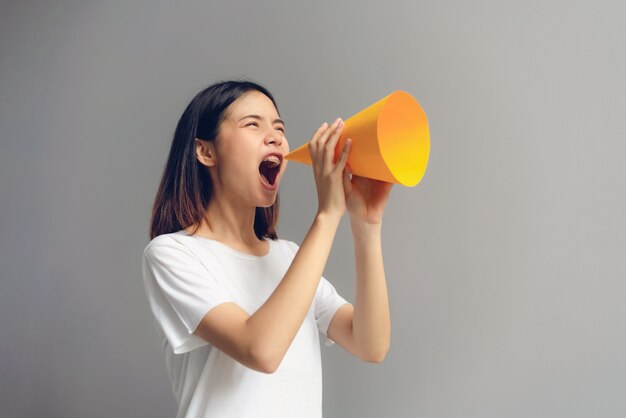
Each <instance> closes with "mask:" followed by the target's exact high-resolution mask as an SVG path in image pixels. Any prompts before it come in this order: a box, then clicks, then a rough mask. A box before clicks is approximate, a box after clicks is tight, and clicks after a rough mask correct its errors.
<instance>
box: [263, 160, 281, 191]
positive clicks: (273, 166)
mask: <svg viewBox="0 0 626 418" xmlns="http://www.w3.org/2000/svg"><path fill="white" fill-rule="evenodd" d="M279 172H280V159H279V158H278V157H276V156H274V155H270V156H269V157H267V158H266V159H265V160H263V161H262V162H261V164H260V165H259V173H261V177H263V178H264V180H265V181H266V182H267V183H268V184H270V185H272V186H273V185H274V182H275V181H276V177H278V173H279Z"/></svg>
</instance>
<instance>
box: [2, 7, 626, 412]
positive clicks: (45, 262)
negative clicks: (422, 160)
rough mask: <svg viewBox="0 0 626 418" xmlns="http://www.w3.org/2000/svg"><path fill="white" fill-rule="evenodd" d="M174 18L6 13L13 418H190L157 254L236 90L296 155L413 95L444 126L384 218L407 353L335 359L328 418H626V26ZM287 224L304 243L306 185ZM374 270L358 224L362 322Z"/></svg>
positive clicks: (309, 210) (300, 169) (151, 13)
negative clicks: (181, 401)
mask: <svg viewBox="0 0 626 418" xmlns="http://www.w3.org/2000/svg"><path fill="white" fill-rule="evenodd" d="M165 3H167V2H148V1H130V2H129V1H116V2H113V1H110V2H103V1H56V2H49V1H41V2H36V1H21V2H17V1H16V2H13V3H4V4H2V13H1V14H0V82H1V89H0V135H1V144H0V146H1V148H0V210H1V212H0V213H1V216H0V246H1V248H0V274H1V276H0V324H1V325H0V327H1V328H0V332H1V335H0V337H1V338H0V368H1V369H0V416H2V417H44V416H45V417H94V418H96V417H144V416H150V417H172V416H173V415H174V411H175V403H174V399H173V397H172V395H171V392H170V388H169V383H168V381H167V376H166V373H165V368H164V364H163V359H162V357H161V354H160V349H159V346H158V341H157V337H156V334H155V332H154V330H153V328H152V318H151V315H150V312H149V309H148V306H147V301H146V299H145V296H144V293H143V288H142V285H141V271H140V258H141V252H142V250H143V248H144V246H145V245H146V243H147V241H148V240H147V226H148V218H149V213H150V208H151V204H152V200H153V198H154V194H155V192H156V187H157V185H158V181H159V178H160V175H161V172H162V168H163V164H164V162H165V158H166V155H167V151H168V149H169V145H170V142H171V136H172V133H173V130H174V127H175V124H176V122H177V120H178V118H179V117H180V114H181V113H182V111H183V109H184V107H185V105H186V104H187V103H188V102H189V100H190V99H191V98H192V96H193V95H194V94H195V93H196V92H197V91H199V90H200V89H202V88H203V87H205V86H206V85H208V84H209V83H211V82H213V81H217V80H219V79H223V78H234V77H250V78H252V79H254V80H256V81H258V82H260V83H262V84H265V85H266V86H267V87H269V88H270V90H271V91H272V92H273V93H274V94H275V96H276V98H277V100H278V103H279V106H280V110H281V113H282V116H283V117H284V119H285V120H286V121H287V133H288V138H289V141H290V144H291V147H292V149H293V148H295V147H296V146H298V145H301V144H303V143H304V142H305V141H306V140H308V138H309V137H310V135H311V133H312V132H313V130H314V129H315V128H316V127H317V126H319V125H320V124H321V123H322V122H323V121H331V120H332V119H333V118H335V117H336V116H342V117H344V118H347V117H349V116H351V115H352V114H353V113H355V112H357V111H358V110H360V109H362V108H363V107H365V106H367V105H369V104H371V103H373V102H374V101H376V100H378V99H379V98H381V97H383V96H385V95H386V94H388V93H390V92H391V91H393V90H396V89H402V90H406V91H409V92H410V93H412V94H413V95H414V96H415V97H416V98H417V99H418V100H419V101H420V102H421V104H422V106H423V107H424V109H425V111H426V113H427V115H428V118H429V122H430V129H431V147H432V148H431V158H430V163H429V167H428V170H427V172H426V175H425V177H424V179H423V180H422V182H421V183H420V184H419V185H418V186H417V187H415V188H404V187H400V186H396V187H394V189H393V190H392V195H391V198H390V202H389V205H388V209H387V212H386V214H385V222H384V228H383V246H384V255H385V268H386V272H387V278H388V285H389V291H390V300H391V305H392V323H393V330H392V347H391V351H390V353H389V355H388V357H387V359H386V361H385V362H384V363H382V364H380V365H371V364H367V363H361V362H359V361H357V360H356V359H355V358H352V357H351V356H350V355H348V354H347V353H346V352H344V351H343V350H342V349H341V348H340V347H339V346H334V347H332V348H326V347H324V349H323V353H324V354H323V362H324V363H323V365H324V382H325V385H324V410H325V416H327V417H380V416H398V417H591V416H593V417H624V416H625V415H624V414H625V412H624V411H626V396H625V395H624V394H625V393H626V355H625V353H626V304H625V303H624V302H625V301H626V280H625V279H626V215H625V214H626V193H625V191H626V161H625V156H626V141H625V139H626V129H625V128H626V122H625V118H624V115H625V114H626V112H625V110H626V107H625V98H624V92H625V91H626V80H625V76H624V75H625V74H626V66H625V61H626V54H624V51H625V49H624V47H625V44H624V39H626V33H625V32H626V31H625V29H624V21H626V10H625V6H624V3H623V2H620V1H601V2H591V1H589V2H580V1H576V2H571V1H559V2H556V1H553V2H545V1H525V2H521V1H520V2H510V1H509V2H495V1H494V2H485V1H478V2H462V1H459V2H457V3H453V2H450V1H441V2H428V3H426V2H423V3H422V4H419V3H417V2H409V1H404V2H395V3H390V4H389V5H387V6H382V5H381V4H380V3H378V2H334V3H333V2H302V4H299V5H294V4H293V2H284V3H282V4H279V3H278V2H258V3H254V4H252V2H251V3H250V4H238V3H237V2H226V1H224V2H207V1H194V2H185V3H178V4H177V5H168V4H165ZM172 3H173V2H172ZM281 199H282V217H281V223H280V228H279V232H280V234H281V236H282V237H285V238H289V239H292V240H294V241H297V242H301V240H302V238H303V237H304V235H305V233H306V231H307V229H308V227H309V225H310V222H311V220H312V217H313V214H314V211H315V208H316V195H315V186H314V182H313V177H312V174H311V171H310V167H308V166H305V165H299V164H296V163H292V164H290V166H289V168H288V171H287V174H286V177H285V178H284V182H283V183H282V187H281ZM352 254H353V253H352V247H351V235H350V230H349V225H348V224H347V223H345V219H344V223H342V225H341V227H340V230H339V232H338V235H337V238H336V240H335V244H334V247H333V252H332V255H331V258H330V260H329V262H328V264H327V268H326V271H325V276H326V277H327V278H328V279H329V280H331V282H332V283H334V284H335V286H336V287H337V288H338V290H339V291H340V292H341V293H342V294H343V295H344V296H345V297H346V298H348V299H349V300H353V297H354V266H353V265H352V263H353V261H352V260H353V255H352Z"/></svg>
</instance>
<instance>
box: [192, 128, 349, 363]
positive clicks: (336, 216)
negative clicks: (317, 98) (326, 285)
mask: <svg viewBox="0 0 626 418" xmlns="http://www.w3.org/2000/svg"><path fill="white" fill-rule="evenodd" d="M342 129H343V122H342V121H341V120H340V119H338V120H337V121H335V123H334V124H333V125H331V126H327V125H326V124H324V125H322V126H321V127H320V128H319V129H318V130H317V131H316V132H315V134H314V135H313V138H312V139H311V141H309V150H310V153H311V159H312V161H313V164H312V165H313V172H314V176H315V182H316V187H317V194H318V210H317V214H316V216H315V219H314V221H313V224H312V225H311V228H310V229H309V231H308V232H307V234H306V236H305V238H304V240H303V241H302V244H301V245H300V249H299V250H298V252H297V254H296V255H295V257H294V259H293V261H292V263H291V266H290V267H289V269H288V270H287V273H285V276H284V277H283V279H282V280H281V282H280V283H279V284H278V286H277V287H276V289H275V290H274V292H273V293H272V294H271V295H270V297H269V298H268V299H267V301H266V302H265V303H264V304H263V305H261V307H259V309H258V310H257V311H256V312H255V313H254V314H252V315H248V313H246V312H245V311H244V310H243V309H242V308H241V307H240V306H239V305H237V304H236V303H233V302H228V303H224V304H221V305H219V306H217V307H215V308H214V309H212V310H211V311H209V312H208V313H207V314H206V315H205V316H204V318H203V319H202V321H200V324H199V325H198V327H197V328H196V330H195V332H194V334H195V335H198V336H199V337H201V338H203V339H204V340H206V341H208V342H209V343H211V344H212V345H214V346H215V347H217V348H218V349H219V350H221V351H223V352H224V353H226V354H228V355H229V356H230V357H232V358H234V359H235V360H237V361H239V362H240V363H242V364H243V365H245V366H247V367H250V368H252V369H254V370H257V371H260V372H264V373H273V372H274V371H276V369H277V368H278V366H279V365H280V363H281V361H282V359H283V357H284V356H285V354H286V352H287V350H288V349H289V346H290V345H291V343H292V341H293V339H294V338H295V336H296V334H297V332H298V330H299V329H300V327H301V326H302V322H303V321H304V318H305V317H306V314H307V312H308V311H309V309H310V307H311V303H312V302H313V298H314V297H315V292H316V290H317V287H318V285H319V281H320V279H321V276H322V273H323V271H324V267H325V266H326V261H327V260H328V255H329V254H330V250H331V248H332V244H333V240H334V238H335V234H336V232H337V227H338V226H339V222H340V220H341V216H342V215H343V212H344V211H345V195H344V189H343V176H344V175H346V174H345V172H344V168H345V165H346V162H347V159H348V153H349V150H350V143H351V141H350V140H348V141H347V142H346V146H345V147H344V149H343V152H342V154H341V156H340V158H339V160H338V161H337V163H334V161H333V159H334V150H335V146H336V144H337V141H338V139H339V136H340V135H341V131H342Z"/></svg>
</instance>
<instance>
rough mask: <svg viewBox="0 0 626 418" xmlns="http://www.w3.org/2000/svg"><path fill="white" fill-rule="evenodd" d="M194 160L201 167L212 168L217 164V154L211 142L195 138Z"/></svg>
mask: <svg viewBox="0 0 626 418" xmlns="http://www.w3.org/2000/svg"><path fill="white" fill-rule="evenodd" d="M196 158H197V159H198V161H200V163H201V164H202V165H205V166H207V167H213V166H214V165H215V163H216V162H217V153H216V152H215V144H214V143H213V141H206V140H203V139H198V138H196Z"/></svg>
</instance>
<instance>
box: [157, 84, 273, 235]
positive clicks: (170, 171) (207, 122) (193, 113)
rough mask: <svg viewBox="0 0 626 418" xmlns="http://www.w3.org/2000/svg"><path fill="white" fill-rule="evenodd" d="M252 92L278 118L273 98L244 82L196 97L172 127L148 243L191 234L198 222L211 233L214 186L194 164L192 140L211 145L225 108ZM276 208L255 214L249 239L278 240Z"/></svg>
mask: <svg viewBox="0 0 626 418" xmlns="http://www.w3.org/2000/svg"><path fill="white" fill-rule="evenodd" d="M251 90H256V91H259V92H261V93H263V94H265V95H266V96H267V97H268V98H269V99H270V100H271V101H272V103H274V107H275V108H276V112H278V106H277V105H276V101H275V100H274V97H273V96H272V94H271V93H270V92H269V91H268V90H267V89H266V88H265V87H263V86H260V85H259V84H257V83H254V82H252V81H247V80H241V81H237V80H231V81H220V82H217V83H215V84H212V85H211V86H209V87H207V88H206V89H204V90H202V91H201V92H199V93H198V94H197V95H196V96H195V97H194V98H193V100H191V102H190V103H189V105H187V108H186V109H185V111H184V112H183V114H182V116H181V118H180V120H179V121H178V125H177V126H176V131H175V132H174V139H173V140H172V145H171V147H170V152H169V156H168V157H167V163H166V165H165V169H164V171H163V176H162V178H161V184H160V185H159V189H158V191H157V194H156V197H155V199H154V205H153V207H152V216H151V219H150V233H149V236H150V240H152V239H153V238H155V237H157V236H159V235H162V234H168V233H171V232H176V231H179V230H181V229H185V228H187V227H189V226H191V225H196V227H195V229H194V231H193V233H195V232H196V231H197V230H198V228H199V226H200V223H201V221H202V220H203V219H204V220H205V222H206V223H207V225H209V227H211V228H212V225H211V223H210V221H209V219H208V217H207V214H206V210H207V207H208V204H209V202H210V200H211V196H212V193H213V183H212V182H211V177H210V176H209V172H208V170H207V169H206V167H205V166H203V165H202V164H201V163H200V162H199V161H198V160H197V158H196V146H195V139H196V138H198V139H203V140H207V141H214V140H215V139H216V138H217V135H218V132H219V128H220V124H221V123H222V120H223V118H224V111H225V110H226V108H228V106H229V105H230V104H231V103H232V102H234V101H235V100H237V99H238V98H239V97H240V96H242V95H243V94H244V93H246V92H248V91H251ZM279 115H280V113H279ZM278 207H279V198H278V194H277V195H276V201H275V202H274V204H273V205H272V206H270V207H267V208H264V207H257V208H256V210H255V216H254V233H255V234H256V236H257V237H258V238H259V239H263V238H270V239H274V240H275V239H277V238H278V236H277V235H276V224H277V222H278Z"/></svg>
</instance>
